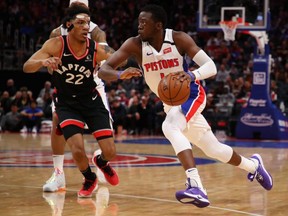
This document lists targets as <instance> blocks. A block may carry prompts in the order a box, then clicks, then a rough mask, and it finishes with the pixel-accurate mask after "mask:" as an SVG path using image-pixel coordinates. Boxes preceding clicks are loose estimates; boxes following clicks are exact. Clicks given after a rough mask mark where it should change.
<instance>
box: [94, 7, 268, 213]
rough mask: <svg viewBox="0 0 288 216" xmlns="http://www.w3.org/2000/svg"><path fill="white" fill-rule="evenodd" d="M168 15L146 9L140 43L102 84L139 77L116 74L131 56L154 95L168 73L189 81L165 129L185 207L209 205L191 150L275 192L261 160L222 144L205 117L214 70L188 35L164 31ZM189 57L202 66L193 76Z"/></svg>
mask: <svg viewBox="0 0 288 216" xmlns="http://www.w3.org/2000/svg"><path fill="white" fill-rule="evenodd" d="M166 16H167V15H166V13H165V11H164V10H163V8H161V7H159V6H157V5H148V6H146V7H145V8H143V9H142V10H141V12H140V14H139V17H138V33H139V35H138V36H136V37H131V38H129V39H127V40H126V41H125V42H124V44H123V45H122V46H121V47H120V48H119V49H118V50H117V51H116V52H115V53H114V54H113V55H112V56H110V58H109V59H108V60H107V61H106V62H105V63H104V65H103V66H102V67H101V69H100V70H99V73H98V75H99V77H100V78H101V79H103V80H111V81H112V80H117V79H129V78H131V77H133V76H141V73H142V71H141V70H140V69H138V68H127V69H126V70H124V71H117V70H115V68H116V66H117V65H118V64H119V63H120V62H122V61H123V60H125V59H127V58H129V57H131V56H133V57H134V58H135V59H136V60H137V61H138V63H139V65H141V67H142V69H143V76H144V77H145V80H146V83H147V84H148V86H149V87H150V88H151V90H152V91H153V92H154V93H155V94H158V92H157V87H158V83H159V81H160V80H161V78H162V77H163V76H166V75H167V74H169V73H172V72H176V73H178V79H180V81H184V80H186V79H188V80H189V81H191V83H190V87H191V93H190V97H189V99H188V100H187V101H186V102H185V103H183V104H182V105H180V106H168V105H167V104H164V110H165V112H166V114H167V116H166V119H165V121H164V122H163V125H162V129H163V133H164V135H165V137H166V138H167V139H168V140H169V141H170V143H171V144H172V146H173V148H174V150H175V153H176V155H177V157H178V158H179V160H180V162H181V164H182V166H183V168H184V170H185V173H186V176H187V179H186V186H187V187H186V189H185V190H181V191H177V192H176V198H177V200H179V201H180V202H182V203H187V204H194V205H195V206H197V207H200V208H203V207H206V206H208V205H209V204H210V202H209V200H208V197H207V193H206V190H205V189H204V187H203V185H202V183H201V179H200V176H199V174H198V171H197V169H196V165H195V161H194V158H193V154H192V148H191V144H190V143H192V144H194V145H196V146H198V147H199V148H200V149H201V150H202V151H203V152H204V153H205V154H206V155H207V156H209V157H211V158H214V159H217V160H219V161H221V162H223V163H228V164H231V165H234V166H237V167H239V168H241V169H243V170H246V171H247V172H248V179H249V180H250V181H253V179H254V178H256V179H257V181H258V182H259V183H260V184H261V186H262V187H264V188H265V189H266V190H270V189H271V188H272V186H273V182H272V177H271V175H270V174H269V173H268V172H267V171H266V169H265V168H264V165H263V161H262V158H261V156H260V155H258V154H254V155H253V156H252V157H251V158H249V159H248V158H245V157H243V156H241V155H239V154H237V153H236V152H235V151H234V150H233V149H232V148H231V147H230V146H228V145H225V144H223V143H220V142H219V141H218V140H217V139H216V137H215V136H214V134H213V133H212V130H211V128H210V126H209V124H208V123H207V121H206V119H205V118H204V117H203V115H202V114H201V112H202V111H203V109H204V107H205V103H206V95H205V92H204V89H203V87H202V86H201V84H200V80H203V79H207V78H209V77H211V76H214V75H215V74H216V73H217V71H216V66H215V64H214V62H213V61H212V59H211V58H210V57H209V56H208V55H207V54H206V53H205V52H204V51H203V50H201V49H200V48H199V47H198V46H197V45H196V44H195V42H194V40H193V39H192V38H191V37H190V36H189V35H188V34H186V33H184V32H179V31H174V30H171V29H165V24H166V20H167V17H166ZM185 55H188V56H189V57H190V58H191V59H193V61H194V62H195V63H196V64H197V65H199V68H198V69H197V70H195V71H188V70H187V67H186V66H185V61H184V57H185Z"/></svg>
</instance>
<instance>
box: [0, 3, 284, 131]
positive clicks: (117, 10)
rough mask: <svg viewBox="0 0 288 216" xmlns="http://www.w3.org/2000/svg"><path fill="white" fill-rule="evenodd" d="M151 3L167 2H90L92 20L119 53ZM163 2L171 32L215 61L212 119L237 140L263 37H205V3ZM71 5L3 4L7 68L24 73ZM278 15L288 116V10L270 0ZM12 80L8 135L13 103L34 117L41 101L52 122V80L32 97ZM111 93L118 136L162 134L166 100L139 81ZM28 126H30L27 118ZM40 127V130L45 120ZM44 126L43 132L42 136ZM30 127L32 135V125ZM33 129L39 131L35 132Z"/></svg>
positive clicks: (277, 82)
mask: <svg viewBox="0 0 288 216" xmlns="http://www.w3.org/2000/svg"><path fill="white" fill-rule="evenodd" d="M151 2H158V3H159V2H161V1H149V0H139V1H128V0H97V1H89V5H90V10H91V12H92V20H93V21H94V22H95V23H97V24H98V25H99V27H100V28H101V29H103V30H104V31H105V32H106V34H107V41H108V43H109V45H110V46H111V47H113V48H114V49H115V50H116V49H117V48H119V46H120V45H121V44H122V43H123V42H124V41H125V40H126V39H127V38H128V37H131V36H135V35H137V16H138V12H139V9H140V8H141V7H143V6H144V5H146V4H147V3H151ZM163 2H164V3H163V6H164V8H165V9H166V11H167V13H168V18H169V20H168V21H169V22H168V27H171V28H173V29H175V30H181V31H184V32H187V33H188V34H189V35H190V36H191V37H193V39H194V40H195V42H196V43H197V44H198V45H199V46H200V47H201V48H203V49H204V50H205V51H206V52H207V53H208V54H209V55H210V56H211V57H212V58H213V60H214V61H215V63H216V66H217V69H218V73H217V75H216V76H215V77H213V78H210V79H207V80H205V81H203V86H204V87H205V90H206V93H207V107H206V109H205V110H204V115H205V116H206V118H207V120H208V121H209V123H210V124H211V125H212V127H213V129H214V130H216V129H217V128H220V129H221V128H224V129H225V130H227V132H228V133H230V134H229V135H233V129H231V125H230V123H231V121H233V120H234V121H237V117H238V116H239V114H240V111H241V108H242V107H243V106H245V105H246V102H247V99H248V98H249V96H250V92H251V86H252V72H253V55H254V53H255V47H256V45H257V44H256V40H255V38H253V37H251V36H250V35H247V34H241V33H238V32H237V33H236V40H235V41H230V42H227V41H225V40H224V37H223V32H222V31H219V32H197V26H196V19H197V17H196V12H197V10H198V1H193V0H173V1H172V0H167V1H163ZM68 4H69V1H68V0H37V1H36V0H31V1H21V0H13V1H12V0H6V1H1V2H0V33H1V34H0V39H1V43H0V49H1V56H0V70H10V69H11V68H9V67H10V66H11V67H13V66H14V67H15V66H18V70H21V68H22V63H23V61H24V60H26V58H27V57H28V56H30V55H31V53H32V52H34V51H35V49H37V47H38V48H39V47H40V46H41V45H42V44H43V42H44V41H45V40H47V39H48V37H49V34H50V32H51V30H52V29H54V28H55V27H57V26H59V24H60V23H61V21H62V19H63V14H64V13H65V8H67V7H68ZM270 11H271V29H270V30H269V32H267V34H268V38H269V47H270V53H271V55H272V59H273V62H272V67H271V73H270V77H271V83H270V94H271V99H272V102H273V103H274V104H275V105H276V106H277V107H278V108H279V109H280V110H281V111H282V112H283V113H284V114H286V115H287V114H288V109H287V108H288V24H287V22H286V20H287V19H288V5H287V4H286V3H285V1H270ZM4 59H5V61H4ZM9 59H10V62H9ZM187 62H188V63H189V66H190V70H193V69H194V64H193V62H192V61H191V60H190V59H187ZM129 65H133V61H131V62H129ZM12 69H13V68H12ZM14 69H15V68H14ZM16 69H17V68H16ZM23 76H25V75H24V74H23ZM11 82H12V83H13V79H9V80H7V85H6V87H1V95H0V103H1V106H0V109H1V110H0V112H1V116H2V121H1V127H2V130H5V125H2V124H3V121H4V120H5V118H3V116H5V115H7V113H9V112H13V110H12V109H14V107H13V105H17V109H18V111H17V112H19V113H20V114H21V116H20V117H21V118H27V116H28V115H26V116H25V113H24V110H26V109H28V108H30V109H31V102H32V101H33V102H35V103H36V107H37V109H39V110H40V111H42V114H41V117H40V114H39V118H40V119H41V120H44V121H45V120H46V119H49V118H51V111H50V110H49V109H50V108H49V103H51V97H52V96H51V92H50V88H52V87H51V83H50V84H49V81H47V82H45V83H43V85H44V87H43V89H42V90H40V89H39V92H37V93H36V95H33V93H32V92H31V91H30V92H29V89H27V88H26V87H25V86H24V87H21V86H17V85H16V84H13V85H11ZM47 83H48V84H47ZM46 85H47V86H49V88H48V87H47V86H46ZM12 86H14V87H12ZM106 91H107V94H108V100H109V103H110V106H111V113H112V115H113V118H114V128H115V132H116V133H118V134H122V133H129V134H161V123H162V121H163V119H164V117H165V114H164V112H163V108H162V104H161V102H160V101H159V99H158V98H157V97H156V96H155V95H154V94H152V93H151V91H150V90H149V89H148V88H147V86H146V84H145V80H143V79H142V78H140V79H139V78H137V79H131V80H125V81H118V82H106ZM3 119H4V120H3ZM231 119H232V120H231ZM21 124H22V125H25V124H26V127H27V121H26V122H25V123H21ZM37 124H38V125H39V122H38V123H37ZM37 124H36V126H35V127H36V130H38V131H39V130H40V127H38V126H37ZM6 128H7V127H6ZM27 128H28V129H29V130H31V126H29V127H27ZM33 128H34V126H33V127H32V130H33ZM22 129H23V127H22Z"/></svg>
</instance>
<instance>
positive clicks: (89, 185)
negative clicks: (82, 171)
mask: <svg viewBox="0 0 288 216" xmlns="http://www.w3.org/2000/svg"><path fill="white" fill-rule="evenodd" d="M97 183H98V180H97V177H96V178H95V180H94V181H93V180H88V179H84V182H83V186H82V188H81V190H80V191H79V192H78V197H79V198H85V197H92V193H93V191H94V190H96V189H97V187H98V184H97Z"/></svg>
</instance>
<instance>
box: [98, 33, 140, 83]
mask: <svg viewBox="0 0 288 216" xmlns="http://www.w3.org/2000/svg"><path fill="white" fill-rule="evenodd" d="M140 53H141V42H140V40H139V39H138V38H136V37H133V38H129V39H127V40H126V41H125V42H124V43H123V44H122V46H121V47H120V48H119V49H118V50H117V51H116V52H115V53H113V55H111V56H110V57H109V59H108V60H107V61H106V62H105V63H104V64H103V65H102V66H101V68H100V70H99V73H98V76H99V78H101V79H103V80H107V81H114V80H117V79H130V78H132V77H139V76H142V71H141V70H140V69H139V68H133V67H130V68H127V69H125V70H124V71H118V70H115V69H116V68H117V67H119V65H120V64H121V63H122V62H124V61H127V59H128V58H129V57H132V56H134V57H136V59H138V63H140V62H139V59H141V54H140Z"/></svg>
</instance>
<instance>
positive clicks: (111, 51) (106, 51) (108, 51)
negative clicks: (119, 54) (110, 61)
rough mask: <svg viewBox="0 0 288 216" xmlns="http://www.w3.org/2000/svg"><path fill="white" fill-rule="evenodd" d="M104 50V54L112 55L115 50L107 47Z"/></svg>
mask: <svg viewBox="0 0 288 216" xmlns="http://www.w3.org/2000/svg"><path fill="white" fill-rule="evenodd" d="M104 49H105V53H107V54H113V53H114V52H115V50H114V49H113V48H111V47H109V46H108V45H105V46H104Z"/></svg>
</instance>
